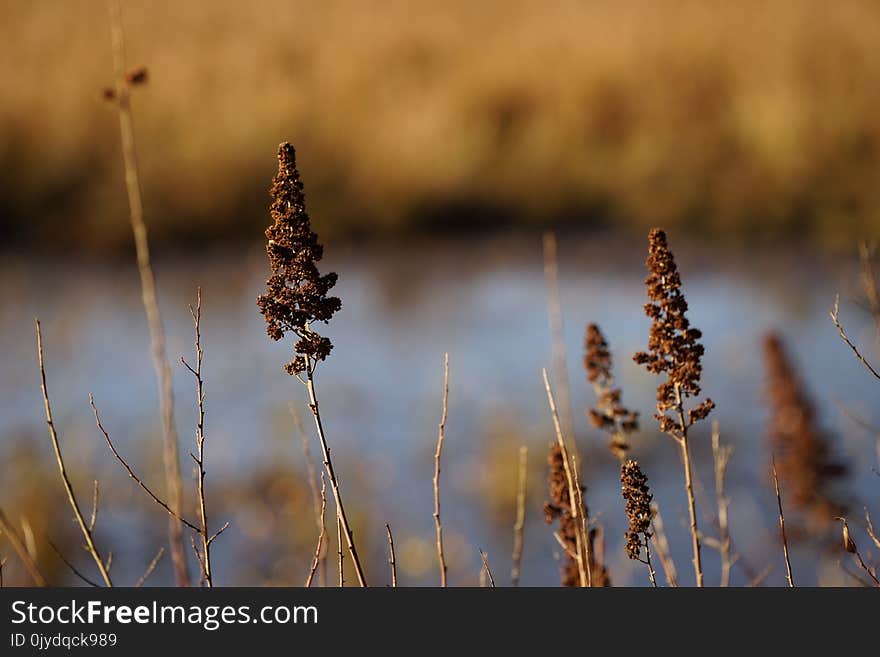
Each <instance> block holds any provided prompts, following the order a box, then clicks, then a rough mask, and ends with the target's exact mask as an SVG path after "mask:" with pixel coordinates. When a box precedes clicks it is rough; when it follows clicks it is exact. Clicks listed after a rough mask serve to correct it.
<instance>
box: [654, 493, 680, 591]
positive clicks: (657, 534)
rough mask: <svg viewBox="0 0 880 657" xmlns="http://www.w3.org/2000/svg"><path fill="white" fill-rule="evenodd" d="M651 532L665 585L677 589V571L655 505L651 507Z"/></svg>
mask: <svg viewBox="0 0 880 657" xmlns="http://www.w3.org/2000/svg"><path fill="white" fill-rule="evenodd" d="M651 532H652V533H653V534H654V551H655V552H656V553H657V558H658V559H659V560H660V565H661V566H662V568H663V574H664V575H665V576H666V584H667V585H668V586H670V587H673V588H674V587H677V586H678V571H677V570H676V568H675V561H673V560H672V554H671V552H670V550H669V541H668V540H667V539H666V530H665V528H664V527H663V516H662V515H660V507H659V506H658V505H657V504H656V503H655V504H653V505H652V506H651Z"/></svg>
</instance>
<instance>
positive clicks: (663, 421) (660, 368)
mask: <svg viewBox="0 0 880 657" xmlns="http://www.w3.org/2000/svg"><path fill="white" fill-rule="evenodd" d="M646 264H647V266H648V272H649V273H648V277H647V278H646V279H645V285H646V286H647V288H648V299H649V302H648V303H646V304H645V314H646V315H647V316H648V317H650V318H651V320H652V323H651V330H650V332H649V334H648V350H647V351H642V352H638V353H637V354H636V355H635V356H634V357H633V358H634V360H635V361H636V362H637V363H639V364H641V365H644V366H645V367H646V368H647V370H648V371H649V372H651V373H653V374H664V373H665V374H666V375H667V377H666V381H665V382H663V383H661V384H660V386H659V387H658V388H657V414H656V415H655V417H656V418H657V421H658V422H659V423H660V429H661V431H663V432H664V433H674V434H677V435H679V437H680V435H681V433H682V431H683V430H686V429H687V427H689V426H691V425H692V424H694V423H695V422H698V421H699V420H702V419H704V418H705V417H706V416H707V415H709V413H710V412H711V411H712V409H713V408H714V407H715V404H714V402H713V401H712V400H711V399H706V400H705V401H703V402H701V403H700V404H698V405H697V406H696V407H695V408H692V409H691V410H689V411H688V412H687V420H686V421H685V420H684V417H683V416H682V417H676V418H673V417H670V416H669V415H667V413H668V412H669V411H673V412H675V413H678V412H679V411H681V412H682V413H683V408H682V402H683V400H684V399H685V398H689V397H696V396H698V395H699V394H700V376H701V375H702V373H703V366H702V362H701V361H702V358H703V353H704V352H705V349H704V347H703V345H701V344H700V342H699V340H700V338H701V337H702V333H701V332H700V331H699V330H698V329H695V328H692V327H691V325H690V321H689V320H688V318H687V317H686V316H685V313H686V312H687V310H688V304H687V301H686V300H685V298H684V294H683V293H682V291H681V276H680V275H679V273H678V267H677V266H676V264H675V258H674V256H673V255H672V251H670V250H669V246H668V244H667V242H666V233H664V232H663V231H662V230H660V229H659V228H654V229H652V230H651V233H650V235H649V246H648V260H647V263H646Z"/></svg>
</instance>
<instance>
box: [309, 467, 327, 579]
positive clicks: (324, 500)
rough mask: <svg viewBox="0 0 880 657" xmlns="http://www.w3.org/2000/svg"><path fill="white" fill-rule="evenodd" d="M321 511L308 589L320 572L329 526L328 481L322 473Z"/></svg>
mask: <svg viewBox="0 0 880 657" xmlns="http://www.w3.org/2000/svg"><path fill="white" fill-rule="evenodd" d="M320 495H321V510H320V511H319V512H318V513H319V514H320V515H319V520H318V523H319V524H320V526H321V528H320V530H319V531H318V545H317V547H316V548H315V558H314V559H313V560H312V567H311V568H309V576H308V577H307V578H306V588H309V587H310V586H311V585H312V580H313V579H314V578H315V572H316V571H317V570H318V565H319V564H320V563H321V552H322V551H323V548H324V535H325V534H326V532H327V526H326V525H325V523H324V513H325V512H326V510H327V480H326V479H324V473H323V472H322V473H321V493H320Z"/></svg>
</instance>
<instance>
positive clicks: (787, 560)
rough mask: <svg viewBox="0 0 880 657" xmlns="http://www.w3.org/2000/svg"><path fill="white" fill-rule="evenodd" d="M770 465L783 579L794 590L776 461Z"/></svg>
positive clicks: (771, 461) (772, 461) (773, 460)
mask: <svg viewBox="0 0 880 657" xmlns="http://www.w3.org/2000/svg"><path fill="white" fill-rule="evenodd" d="M770 464H771V466H772V468H773V487H774V489H775V490H776V505H777V507H778V508H779V531H780V532H781V534H782V554H783V556H785V579H786V580H787V581H788V586H789V588H794V578H793V577H792V575H791V559H790V558H789V556H788V537H787V536H786V535H785V513H784V512H783V510H782V493H781V491H780V490H779V475H778V474H777V473H776V459H775V458H772V459H771V460H770Z"/></svg>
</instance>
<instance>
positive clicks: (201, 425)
mask: <svg viewBox="0 0 880 657" xmlns="http://www.w3.org/2000/svg"><path fill="white" fill-rule="evenodd" d="M189 313H190V315H192V320H193V330H194V331H195V353H196V366H195V367H192V366H191V365H190V364H189V363H187V362H186V360H185V359H184V358H183V357H181V359H180V362H181V363H183V365H184V367H186V369H188V370H189V371H190V373H191V374H192V375H193V377H194V378H195V380H196V403H197V405H198V411H199V412H198V420H197V423H196V454H192V453H191V454H190V456H191V457H192V459H193V461H195V464H196V469H197V474H196V477H197V485H198V497H199V521H200V524H201V528H200V530H199V536H200V537H201V539H202V557H201V559H200V562H201V564H202V570H203V573H202V574H203V575H204V582H205V586H207V587H209V588H210V587H213V586H214V575H213V571H212V569H211V543H212V542H213V539H212V538H211V537H210V536H209V533H208V511H207V506H206V504H205V392H204V386H205V384H204V380H203V379H202V356H203V355H204V352H203V351H202V332H201V321H202V288H201V287H200V288H198V289H197V291H196V307H195V309H193V307H192V306H190V307H189ZM215 538H216V536H215Z"/></svg>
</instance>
